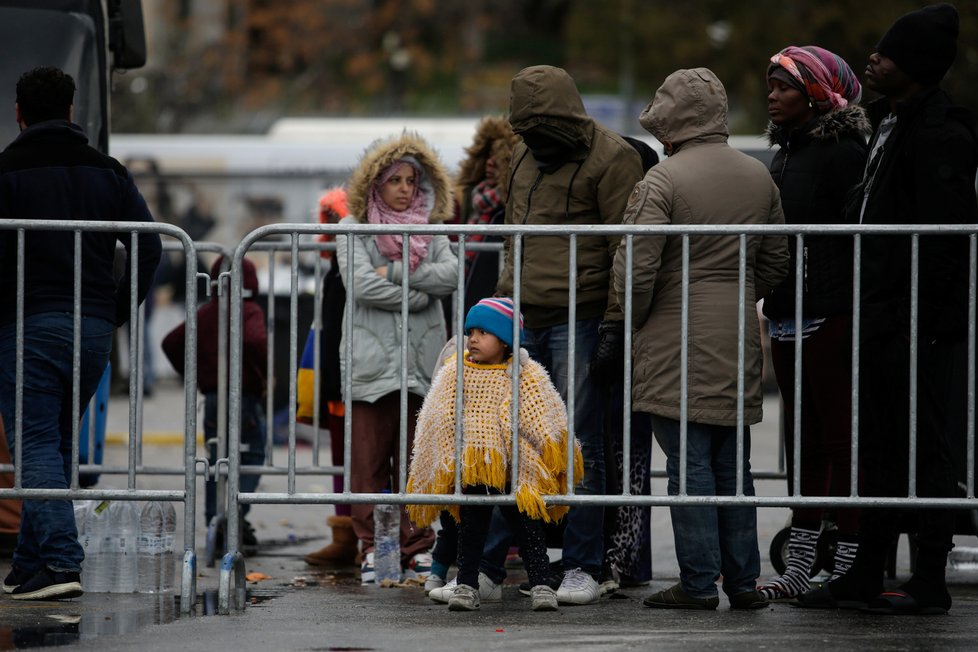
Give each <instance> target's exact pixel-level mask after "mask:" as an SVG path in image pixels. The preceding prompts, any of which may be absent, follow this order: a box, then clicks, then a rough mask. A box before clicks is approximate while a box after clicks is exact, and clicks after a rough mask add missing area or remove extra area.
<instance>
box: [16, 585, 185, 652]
mask: <svg viewBox="0 0 978 652" xmlns="http://www.w3.org/2000/svg"><path fill="white" fill-rule="evenodd" d="M80 606H81V605H80V604H77V603H66V604H65V607H66V610H65V611H63V612H61V613H46V614H39V616H38V620H37V621H35V622H32V623H30V624H29V625H21V626H14V627H0V650H26V649H29V648H39V647H55V646H60V645H71V644H73V643H77V642H78V641H80V640H85V639H92V638H98V637H100V636H115V635H119V634H129V633H132V632H135V631H137V630H140V629H142V628H143V627H146V626H148V625H160V624H166V623H172V622H173V621H174V620H175V619H176V616H177V612H178V611H179V605H178V599H177V598H176V597H175V596H174V595H173V594H172V593H163V594H160V595H156V596H149V595H140V596H139V598H138V599H136V600H133V601H132V602H131V603H130V606H131V608H127V609H125V610H115V611H113V610H111V609H109V610H105V611H101V612H99V613H78V611H73V610H72V609H77V607H80Z"/></svg>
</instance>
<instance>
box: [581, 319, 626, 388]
mask: <svg viewBox="0 0 978 652" xmlns="http://www.w3.org/2000/svg"><path fill="white" fill-rule="evenodd" d="M624 370H625V322H621V321H603V322H601V326H599V327H598V345H597V346H596V347H594V354H593V355H592V356H591V364H590V365H588V373H589V374H590V375H591V377H592V378H593V379H594V380H596V381H598V382H602V383H605V382H606V383H620V382H621V381H622V375H623V373H624Z"/></svg>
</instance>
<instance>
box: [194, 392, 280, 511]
mask: <svg viewBox="0 0 978 652" xmlns="http://www.w3.org/2000/svg"><path fill="white" fill-rule="evenodd" d="M240 432H241V466H261V465H262V464H264V463H265V401H264V399H262V397H260V396H255V395H254V394H243V395H242V396H241V430H240ZM204 441H205V442H207V461H208V463H209V464H210V465H211V466H213V465H214V463H215V462H216V461H217V394H216V393H215V394H204ZM259 480H261V476H260V475H253V474H250V473H249V474H245V473H242V474H241V479H240V481H239V483H238V484H239V489H240V490H241V492H243V493H252V492H254V491H255V490H256V489H257V488H258V481H259ZM250 509H251V505H248V504H242V505H241V516H244V515H245V514H247V513H248V511H249V510H250ZM215 514H217V482H216V481H215V480H214V479H213V478H209V479H208V480H207V481H206V482H205V483H204V515H205V518H206V519H207V523H210V522H211V519H212V518H214V515H215Z"/></svg>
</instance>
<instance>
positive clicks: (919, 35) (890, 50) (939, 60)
mask: <svg viewBox="0 0 978 652" xmlns="http://www.w3.org/2000/svg"><path fill="white" fill-rule="evenodd" d="M957 39H958V11H957V10H956V9H955V8H954V7H953V6H951V5H949V4H946V3H944V4H939V5H931V6H929V7H924V8H922V9H918V10H917V11H911V12H910V13H908V14H904V15H903V16H900V18H898V19H897V21H896V22H895V23H893V26H892V27H890V29H889V30H888V31H887V32H886V34H884V35H883V38H882V39H880V42H879V44H878V45H877V46H876V51H877V52H879V53H880V54H882V55H883V56H884V57H887V58H888V59H892V60H893V62H894V63H895V64H896V65H897V66H898V67H899V68H900V70H902V71H903V72H905V73H906V74H907V75H908V76H909V77H910V78H911V79H913V80H914V81H916V82H918V83H920V84H923V85H925V86H934V85H936V84H937V83H939V82H940V81H941V79H943V78H944V75H945V73H947V71H948V68H950V67H951V64H952V63H954V58H955V56H956V55H957V52H958V45H957Z"/></svg>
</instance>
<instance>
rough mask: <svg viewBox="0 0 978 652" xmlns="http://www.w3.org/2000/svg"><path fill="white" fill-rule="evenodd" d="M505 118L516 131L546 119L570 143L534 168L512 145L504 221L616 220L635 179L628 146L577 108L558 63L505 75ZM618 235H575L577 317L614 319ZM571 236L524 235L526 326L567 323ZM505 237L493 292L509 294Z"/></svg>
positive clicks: (617, 314) (617, 313)
mask: <svg viewBox="0 0 978 652" xmlns="http://www.w3.org/2000/svg"><path fill="white" fill-rule="evenodd" d="M509 121H510V124H512V125H513V131H515V132H516V133H518V134H522V133H525V132H526V131H528V130H530V129H532V128H534V127H537V126H541V125H542V126H545V127H548V128H551V129H555V130H558V131H560V133H562V134H563V135H564V136H565V137H566V138H567V139H568V140H570V141H573V142H574V143H575V144H576V150H575V152H574V154H572V155H571V156H570V157H569V159H568V160H567V161H566V162H565V163H564V164H563V165H560V166H559V167H557V169H555V170H552V171H549V172H547V171H544V170H541V169H540V165H538V162H537V161H536V160H535V159H534V157H533V153H532V152H531V151H530V150H529V148H528V147H527V146H526V144H525V143H520V144H519V145H517V147H516V149H515V150H514V152H513V162H512V164H511V165H510V171H509V178H510V182H509V198H508V199H507V202H506V223H507V224H549V225H555V224H559V225H566V226H579V225H583V224H612V225H614V224H621V217H622V214H623V213H624V211H625V205H626V204H627V203H628V195H629V193H630V192H631V191H632V188H633V187H634V186H635V184H636V182H638V181H639V180H640V179H641V178H642V163H641V160H640V158H639V155H638V153H637V152H636V151H635V149H634V148H633V147H632V146H631V145H629V144H628V143H626V142H625V141H624V140H623V139H622V138H621V136H619V135H618V134H616V133H614V132H613V131H611V130H609V129H606V128H605V127H603V126H601V125H600V124H598V123H596V122H595V121H594V120H592V119H591V118H590V117H588V115H587V113H586V112H585V110H584V103H583V102H582V101H581V96H580V94H579V93H578V91H577V87H576V86H575V85H574V80H573V79H571V77H570V75H568V74H567V72H566V71H565V70H563V69H561V68H554V67H552V66H532V67H530V68H526V69H524V70H522V71H521V72H519V73H518V74H517V75H516V76H515V77H514V78H513V82H512V88H511V96H510V115H509ZM620 240H621V238H620V237H611V236H609V237H603V236H590V237H589V236H579V237H578V238H577V286H576V289H577V318H578V319H587V318H592V317H598V316H603V317H604V319H605V320H609V321H621V320H622V319H623V316H622V312H621V309H620V308H619V306H618V301H617V299H616V297H615V292H614V286H613V285H612V283H613V280H612V274H611V267H612V263H613V261H614V258H615V250H616V249H617V248H618V242H619V241H620ZM569 245H570V239H569V238H567V237H566V236H560V237H558V236H533V237H526V238H524V239H523V260H522V263H523V268H522V277H521V280H522V288H521V304H522V306H521V307H522V311H523V315H524V318H525V323H526V326H527V327H529V328H539V327H544V326H554V325H557V324H561V323H566V322H567V304H568V300H569V293H568V266H569V258H568V252H569ZM511 246H512V238H506V241H505V250H506V253H507V256H506V265H505V267H504V268H503V272H502V276H501V277H500V279H499V282H498V284H497V286H496V289H497V292H498V293H500V294H504V295H509V296H512V294H513V263H512V260H513V259H512V256H510V255H509V252H510V249H511Z"/></svg>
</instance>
